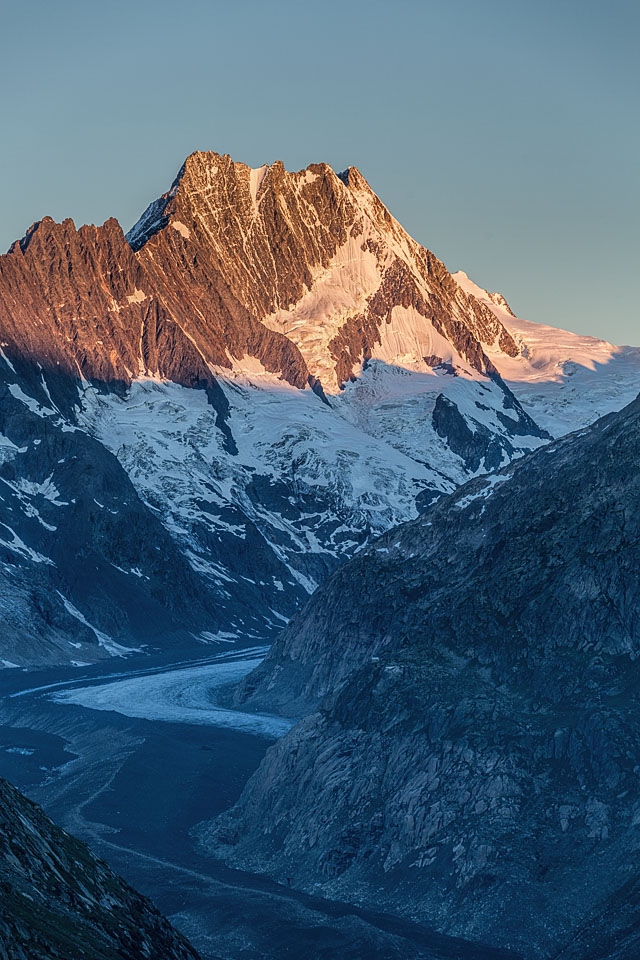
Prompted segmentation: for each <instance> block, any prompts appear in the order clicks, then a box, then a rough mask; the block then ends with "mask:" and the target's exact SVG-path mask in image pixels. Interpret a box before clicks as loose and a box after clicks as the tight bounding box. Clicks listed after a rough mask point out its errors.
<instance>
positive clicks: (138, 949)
mask: <svg viewBox="0 0 640 960" xmlns="http://www.w3.org/2000/svg"><path fill="white" fill-rule="evenodd" d="M0 956H1V957H2V958H3V960H78V958H80V957H82V958H84V960H141V958H143V957H144V958H147V960H197V954H196V952H195V950H193V948H192V947H190V946H189V944H188V943H187V941H186V940H185V939H184V938H183V937H182V936H181V935H180V934H179V933H177V931H176V930H174V929H173V928H172V927H171V926H170V924H169V922H168V921H167V920H165V919H164V917H162V916H161V915H160V914H159V913H158V911H157V910H156V909H155V907H154V906H153V904H151V903H150V901H149V900H146V899H145V898H144V897H142V896H140V895H139V894H138V893H136V892H135V891H134V890H132V889H131V888H130V887H128V886H127V885H126V884H125V883H124V882H123V881H122V880H120V879H119V878H118V877H116V876H115V874H113V873H112V872H111V870H109V868H108V867H107V865H106V864H105V863H102V861H100V860H98V859H97V858H96V857H94V855H93V854H92V853H91V851H90V850H89V849H88V847H86V846H85V845H84V844H83V843H80V842H79V841H78V840H75V839H74V838H73V837H71V836H69V834H67V833H64V831H62V830H60V829H59V828H58V827H56V826H55V824H53V823H52V822H51V820H49V818H48V817H46V816H45V815H44V813H43V812H42V810H41V809H40V808H39V807H37V806H36V805H35V804H34V803H31V801H30V800H27V798H26V797H24V796H22V794H20V793H18V791H17V790H15V789H14V788H13V787H12V786H10V784H8V783H7V782H6V780H0Z"/></svg>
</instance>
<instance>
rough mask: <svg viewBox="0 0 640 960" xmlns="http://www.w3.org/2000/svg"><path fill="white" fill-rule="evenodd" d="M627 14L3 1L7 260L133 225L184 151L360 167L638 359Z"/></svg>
mask: <svg viewBox="0 0 640 960" xmlns="http://www.w3.org/2000/svg"><path fill="white" fill-rule="evenodd" d="M638 36H640V4H639V3H638V2H637V0H634V2H629V0H625V2H621V0H608V2H607V3H602V2H597V3H596V2H592V0H554V2H549V0H535V2H534V0H510V2H507V0H440V2H433V0H425V2H408V0H404V2H403V0H399V2H395V3H389V2H385V3H381V2H378V0H368V2H364V0H344V2H339V3H338V2H334V0H328V2H324V3H322V2H318V0H316V2H312V3H308V2H305V0H297V2H291V0H284V2H278V0H273V2H266V0H264V2H254V0H243V2H242V3H234V2H233V0H227V2H218V0H213V2H205V0H182V2H181V3H176V2H171V3H170V2H168V0H153V2H151V0H129V2H123V0H109V2H106V3H105V2H100V3H97V2H94V0H83V2H76V0H59V2H57V3H51V2H42V0H24V2H21V3H13V4H9V3H2V24H1V28H0V78H1V80H2V95H1V99H0V131H1V136H2V149H1V150H0V247H1V248H2V249H3V250H4V249H6V248H7V247H8V246H9V244H10V243H11V242H12V241H13V240H14V239H15V238H16V237H19V236H22V234H23V233H24V231H25V229H26V228H27V227H28V226H29V225H30V224H31V223H32V222H33V221H34V220H37V219H40V218H42V217H43V216H44V215H46V214H49V215H51V216H53V217H54V218H56V219H62V218H64V217H66V216H71V217H73V218H74V220H75V221H76V224H78V225H79V224H80V223H83V222H93V223H102V222H103V221H104V220H105V219H106V218H107V217H109V216H115V217H117V218H118V220H119V221H120V222H121V224H122V225H123V227H124V228H125V229H128V228H129V227H130V226H131V224H132V223H133V222H134V221H135V220H136V219H137V217H138V215H139V213H141V212H142V210H143V208H144V207H145V206H146V205H147V203H148V202H149V201H150V200H152V199H153V198H154V197H156V196H157V195H159V194H160V193H162V192H163V191H164V190H166V189H167V188H168V186H169V184H170V183H171V181H172V180H173V178H174V176H175V174H176V172H177V170H178V169H179V167H180V165H181V164H182V161H183V160H184V158H185V156H186V155H187V154H189V153H190V152H191V151H192V150H196V149H202V150H204V149H213V150H216V151H217V152H218V153H230V154H231V156H232V157H233V158H234V159H235V160H242V161H244V162H245V163H249V164H250V165H252V166H258V165H260V164H262V163H265V162H269V163H270V162H272V161H274V160H277V159H281V160H283V161H284V163H285V166H286V167H287V168H289V169H294V170H297V169H300V168H301V167H304V166H306V165H307V164H308V163H311V162H316V161H322V160H324V161H327V162H328V163H330V164H331V165H332V166H333V167H334V169H336V170H342V169H344V168H345V167H347V166H349V165H351V164H353V165H355V166H357V167H359V168H360V170H362V172H363V173H364V175H365V176H366V177H367V179H368V180H369V182H370V183H371V185H372V187H373V188H374V189H375V190H376V192H377V193H378V194H379V195H380V197H381V198H382V200H383V201H384V202H385V203H386V204H387V206H388V207H389V208H390V210H391V212H392V213H393V214H394V215H395V216H396V217H397V218H398V219H399V220H400V221H401V222H402V224H403V225H404V226H405V227H406V228H407V229H408V230H409V232H410V233H411V234H412V235H413V236H414V237H415V238H416V239H417V240H419V241H420V242H421V243H424V244H425V245H426V246H428V247H429V248H430V249H432V250H433V251H434V252H435V253H436V254H437V255H438V256H439V257H441V258H442V259H443V260H444V261H445V263H446V264H447V266H448V267H449V269H450V270H456V269H464V270H466V271H467V273H468V274H469V275H470V276H471V277H472V278H473V279H474V280H476V282H478V283H480V284H481V285H482V286H485V287H488V288H489V289H491V290H494V289H498V290H501V291H502V292H503V293H504V294H505V295H506V296H507V298H508V299H509V300H510V301H511V303H512V306H513V308H514V310H515V311H516V313H519V314H520V315H521V316H524V317H526V318H527V319H530V320H535V321H538V322H546V323H551V324H554V325H556V326H565V327H567V328H569V329H571V330H576V331H578V332H581V333H589V334H594V335H598V336H603V337H605V338H607V339H610V340H613V341H614V342H627V343H636V344H640V309H639V306H638V305H639V303H640V296H639V294H638V289H637V288H638V280H637V273H638V260H639V256H638V255H639V253H640V232H639V229H638V224H639V222H640V218H639V213H640V190H639V182H638V171H639V170H640V127H639V116H640V109H639V107H640V104H639V92H640V68H639V66H638Z"/></svg>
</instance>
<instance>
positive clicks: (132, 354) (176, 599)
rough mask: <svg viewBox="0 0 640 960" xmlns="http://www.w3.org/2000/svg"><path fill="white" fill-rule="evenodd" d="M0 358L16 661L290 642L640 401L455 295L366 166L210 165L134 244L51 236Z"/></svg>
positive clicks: (620, 372) (497, 302) (30, 270)
mask: <svg viewBox="0 0 640 960" xmlns="http://www.w3.org/2000/svg"><path fill="white" fill-rule="evenodd" d="M0 351H1V353H0V396H1V398H2V405H1V409H0V434H1V436H0V597H1V598H2V602H3V610H5V611H6V615H5V616H4V617H3V620H2V622H1V624H0V645H1V646H0V657H1V658H2V659H5V660H7V661H8V662H9V663H17V664H25V663H32V662H44V661H48V662H54V661H60V660H62V661H65V662H71V661H77V662H86V661H91V660H94V659H96V658H99V657H102V656H110V655H113V654H114V653H126V649H125V650H123V649H122V648H127V649H131V648H136V649H141V650H153V649H158V648H162V649H167V648H174V647H176V646H177V645H180V646H184V645H191V646H193V645H201V644H212V643H214V644H218V645H219V644H225V643H235V642H236V641H237V640H238V639H239V638H240V639H242V641H243V642H244V641H246V640H247V639H248V640H249V641H250V642H252V641H253V640H264V639H268V638H269V637H272V636H276V635H277V634H278V632H279V631H280V630H281V629H282V628H283V626H285V625H286V623H287V622H288V620H289V619H290V618H291V617H292V616H293V615H294V614H295V612H296V611H297V610H298V609H299V608H300V606H301V605H302V604H303V603H304V602H305V601H306V600H307V599H308V597H309V595H310V594H311V593H312V592H313V591H314V590H315V588H316V586H317V585H318V584H319V583H321V582H322V581H323V580H324V579H325V578H326V577H327V576H328V575H329V574H330V573H331V572H332V571H334V570H335V569H336V568H337V567H338V565H339V564H340V563H341V562H342V561H344V560H345V559H348V558H349V557H351V556H353V555H354V554H355V553H356V552H357V551H358V550H359V549H361V548H362V547H363V545H365V544H366V543H368V542H369V540H370V538H371V537H372V536H373V535H377V534H380V533H383V532H384V531H385V530H387V529H389V528H390V527H392V526H393V525H395V524H397V523H401V522H403V521H406V520H409V519H412V518H415V517H416V516H417V515H418V513H419V512H420V510H422V509H424V508H425V507H426V506H428V505H429V504H430V503H432V502H433V501H434V500H436V499H437V498H438V497H439V496H441V495H442V494H444V493H449V492H451V491H452V490H454V489H455V488H456V486H457V485H458V484H460V483H461V482H464V481H465V480H466V479H468V478H469V477H471V476H475V475H478V474H481V473H485V472H488V471H493V470H495V469H498V468H499V467H500V466H502V465H504V464H506V463H508V462H509V461H511V460H512V459H514V458H516V457H518V456H521V455H522V454H523V453H526V452H528V451H529V450H531V449H534V448H535V447H537V446H539V445H540V444H542V443H544V442H546V441H547V440H548V439H549V437H550V435H556V434H558V433H564V432H567V431H568V430H570V429H573V428H575V427H577V426H582V425H584V424H585V423H587V422H590V421H592V420H593V419H595V418H596V417H597V416H598V415H599V414H601V413H604V412H607V410H610V409H613V408H614V407H616V406H619V405H621V404H622V403H623V402H625V401H627V400H629V399H630V398H631V396H632V395H634V393H635V392H636V390H637V388H638V385H639V383H640V362H639V360H638V355H637V351H636V352H634V351H632V350H630V349H629V348H626V349H621V348H615V347H612V346H611V345H610V344H606V343H604V342H602V341H596V340H588V339H585V338H579V337H575V336H574V335H572V334H566V333H563V332H561V331H552V330H551V329H550V328H546V327H544V328H543V327H537V326H536V325H534V324H526V323H525V322H524V321H520V320H517V319H516V318H515V317H514V316H513V313H512V312H511V310H510V308H509V307H508V305H507V304H506V301H505V300H504V298H501V297H500V295H497V294H488V293H487V292H486V291H484V290H482V289H481V288H479V287H476V286H475V285H474V284H473V283H472V282H471V281H470V280H469V279H468V278H467V277H466V275H464V274H456V275H455V276H452V275H451V274H450V273H449V272H448V271H447V270H446V268H445V267H444V265H443V264H442V263H441V262H440V261H439V260H438V259H437V258H436V257H435V256H434V255H433V254H432V253H430V252H429V251H428V250H426V249H425V248H424V247H421V246H420V245H419V244H417V243H416V242H415V241H414V240H413V239H412V238H411V237H409V236H408V235H407V233H406V232H405V231H404V230H403V229H402V227H401V226H400V225H399V224H398V223H397V221H395V220H394V219H393V217H392V216H391V214H390V213H389V212H388V210H387V209H386V207H385V206H384V205H383V203H382V202H381V201H380V200H379V199H378V197H377V196H376V195H375V193H374V192H373V191H372V190H371V188H370V187H369V185H368V184H367V183H366V181H365V179H364V177H363V176H362V175H361V174H360V173H359V172H358V171H357V170H355V168H349V170H347V171H346V172H345V173H343V174H336V173H334V171H333V170H332V169H331V168H330V167H328V166H327V165H326V164H313V165H311V166H310V167H308V168H307V169H306V170H303V171H299V172H295V173H292V172H288V171H286V170H285V169H284V167H283V166H282V164H280V163H276V164H273V165H272V166H268V165H265V166H263V167H260V168H258V169H257V170H252V169H250V168H249V167H247V166H245V165H244V164H241V163H234V162H233V161H232V160H231V159H230V158H229V157H227V156H219V155H218V154H215V153H195V154H192V155H191V156H190V157H189V158H187V160H186V162H185V164H184V166H183V168H182V169H181V170H180V172H179V174H178V176H177V178H176V180H175V181H174V183H173V185H172V186H171V188H170V190H169V191H168V192H167V193H166V194H164V195H163V196H162V197H160V198H159V199H158V200H155V201H153V202H152V203H151V204H150V206H149V207H148V209H147V210H146V211H145V213H144V214H143V216H142V217H141V219H140V220H139V221H138V223H137V224H136V225H135V226H134V227H133V228H132V229H131V230H130V231H129V233H128V234H127V235H126V236H125V235H124V233H123V231H122V229H121V227H120V225H119V224H118V223H117V222H116V221H115V220H108V221H107V222H106V223H105V224H104V225H103V226H101V227H94V226H83V227H80V228H79V229H76V227H75V226H74V224H73V222H72V221H71V220H65V221H64V222H63V223H61V224H58V223H54V221H53V220H51V219H50V218H44V219H43V220H41V221H39V222H38V223H36V224H34V225H33V226H32V227H31V228H30V229H29V231H28V232H27V234H26V235H25V237H24V238H23V239H22V240H20V241H17V242H16V243H15V244H14V245H13V246H12V247H11V249H10V251H9V252H8V253H7V254H6V255H4V256H3V257H0Z"/></svg>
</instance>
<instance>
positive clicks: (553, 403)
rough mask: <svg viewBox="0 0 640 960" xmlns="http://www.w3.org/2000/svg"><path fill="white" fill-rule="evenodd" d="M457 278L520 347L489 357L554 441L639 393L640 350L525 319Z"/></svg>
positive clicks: (496, 297) (497, 297)
mask: <svg viewBox="0 0 640 960" xmlns="http://www.w3.org/2000/svg"><path fill="white" fill-rule="evenodd" d="M452 276H453V278H454V280H456V282H457V283H458V284H459V285H460V287H461V288H462V289H463V290H464V291H465V293H469V294H471V295H472V296H474V297H476V298H477V299H478V300H480V301H482V303H485V304H486V305H487V306H488V307H489V309H490V310H491V311H492V312H493V313H494V314H495V315H496V317H497V319H498V320H499V321H500V322H501V323H502V324H504V326H505V327H506V328H507V330H508V331H509V333H510V334H511V335H512V336H513V338H514V340H515V341H516V343H517V344H518V345H519V347H520V352H519V354H518V355H517V356H516V357H508V356H506V355H505V354H503V353H502V352H501V351H500V350H495V349H493V350H492V349H491V348H488V349H487V353H488V354H489V356H490V357H491V359H492V360H493V361H494V363H495V365H496V367H497V368H498V370H499V371H500V373H501V375H502V377H503V378H504V380H505V381H506V382H507V383H508V385H509V387H510V388H511V389H512V390H513V392H514V393H515V395H516V396H517V397H518V399H519V400H520V401H521V403H522V404H523V405H524V406H525V407H526V409H527V410H528V412H529V413H530V414H531V416H532V417H533V418H534V420H535V421H536V423H538V424H539V425H540V426H541V427H544V429H545V430H548V431H549V433H551V434H552V435H553V436H554V437H559V436H562V435H563V434H565V433H569V432H570V431H571V430H575V429H577V428H578V427H580V426H583V425H585V424H587V423H593V421H594V420H597V419H598V417H601V416H604V414H606V413H611V412H612V411H613V410H619V409H621V408H622V407H623V406H625V405H626V404H627V403H630V402H631V400H633V399H634V398H635V397H636V396H637V395H638V392H640V348H639V347H630V346H622V347H618V346H614V345H613V344H611V343H609V342H608V341H606V340H599V339H598V338H597V337H587V336H580V335H579V334H576V333H571V332H570V331H568V330H560V329H558V328H557V327H548V326H545V325H544V324H541V323H531V322H529V321H527V320H522V319H520V318H519V317H516V316H514V314H513V313H512V311H511V308H510V307H509V305H508V304H507V302H506V300H505V298H504V297H503V296H502V294H500V293H489V292H488V291H487V290H484V289H482V287H479V286H478V285H477V284H476V283H474V282H473V280H470V279H469V277H468V276H467V274H466V273H464V271H462V270H460V271H458V272H457V273H454V274H453V275H452ZM603 326H606V320H604V319H603Z"/></svg>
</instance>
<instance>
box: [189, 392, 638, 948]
mask: <svg viewBox="0 0 640 960" xmlns="http://www.w3.org/2000/svg"><path fill="white" fill-rule="evenodd" d="M639 456H640V399H638V400H636V401H634V402H633V403H632V404H631V405H630V406H628V407H627V408H625V409H624V410H623V411H621V412H620V413H617V414H611V415H609V416H608V417H605V418H604V419H602V420H600V421H599V422H598V423H597V424H595V425H594V426H592V427H590V428H588V429H586V430H583V431H580V432H578V433H575V434H573V435H571V436H569V437H567V438H564V439H562V440H559V441H556V442H555V443H553V444H551V445H549V446H547V447H546V448H545V449H542V450H540V451H537V452H536V453H533V454H531V455H529V456H528V457H526V458H524V459H522V460H519V461H516V462H515V463H513V464H512V465H511V466H510V467H508V468H506V469H504V470H503V471H501V472H499V473H497V474H495V475H493V476H491V477H490V478H488V479H478V480H474V481H472V482H470V483H469V484H466V485H464V486H463V487H462V488H460V490H459V491H457V492H456V493H454V494H453V495H451V496H449V497H445V498H442V499H440V500H439V501H438V502H437V503H436V504H435V505H434V506H432V507H431V508H430V509H429V510H427V511H426V512H425V513H424V514H423V515H422V516H421V517H420V518H418V519H417V520H415V521H412V522H410V523H407V524H405V525H403V526H400V527H398V528H397V529H395V530H393V531H390V532H389V533H387V534H385V535H384V536H383V537H381V538H380V539H378V540H377V541H375V542H374V543H373V544H372V545H371V546H370V547H368V548H366V549H365V550H363V551H362V552H361V553H360V554H359V555H358V557H356V558H355V559H354V560H352V561H351V562H349V563H348V564H345V565H344V566H342V567H341V568H340V569H339V570H338V571H337V572H336V573H335V574H334V575H333V576H332V577H331V578H330V580H329V581H328V582H327V583H326V584H325V585H323V586H322V587H321V588H320V589H319V590H318V591H317V592H316V594H315V595H314V597H313V598H312V599H311V600H310V602H309V603H308V604H307V606H306V608H305V609H304V610H303V611H302V613H301V614H300V615H299V616H298V617H297V618H296V620H294V621H293V622H292V624H290V626H289V627H288V628H287V630H286V631H285V632H284V634H283V637H282V639H281V641H279V642H278V643H276V644H274V646H273V647H272V649H271V651H270V653H269V655H268V657H267V659H266V660H265V661H264V663H263V664H262V665H261V667H260V668H259V669H258V671H257V672H256V673H255V674H253V675H251V676H250V677H249V678H248V680H247V681H246V682H245V684H244V686H243V687H242V688H241V691H240V693H239V695H238V697H239V699H240V700H242V701H243V702H249V703H251V704H252V705H253V706H254V707H257V706H258V705H260V706H261V707H262V708H264V707H266V708H268V709H274V708H280V709H283V710H291V709H292V710H297V711H298V713H306V714H307V716H306V717H305V719H303V720H302V721H301V722H300V723H299V724H298V725H297V726H296V727H294V728H293V730H292V731H291V732H290V733H289V734H288V735H287V736H286V737H284V738H283V739H282V740H281V741H279V742H278V743H277V744H276V745H274V746H273V747H272V748H271V749H270V750H269V752H268V754H267V756H266V757H265V760H264V761H263V763H262V765H261V767H260V768H259V770H258V771H257V773H256V774H255V775H254V777H253V778H252V780H251V781H250V782H249V784H248V785H247V787H246V789H245V792H244V794H243V796H242V798H241V800H240V801H239V803H238V805H237V806H236V807H235V808H234V809H233V810H232V811H231V812H230V813H229V814H226V815H224V816H223V817H222V818H220V819H219V820H218V821H216V822H214V824H213V825H212V826H211V827H210V828H209V829H208V831H207V832H206V833H205V841H206V842H207V843H208V844H209V845H210V846H212V847H213V848H215V849H216V850H217V852H218V853H223V854H224V855H226V856H227V857H228V858H229V859H230V860H231V861H232V862H233V863H235V864H237V865H243V866H247V867H250V868H251V869H267V870H268V871H270V872H271V873H272V874H274V875H276V876H278V877H282V876H289V877H292V878H294V882H295V883H297V884H299V885H301V886H305V887H313V888H314V889H316V890H317V889H321V890H322V891H323V892H324V893H325V894H327V895H331V896H336V897H346V898H351V897H353V898H357V899H358V900H359V901H362V900H367V899H368V900H369V901H371V902H375V903H376V904H378V905H380V904H384V905H385V907H386V908H388V909H395V910H399V911H402V912H409V913H411V914H412V915H414V916H415V915H418V916H420V917H421V918H422V919H423V920H424V921H425V922H430V923H432V924H434V925H435V926H437V927H439V928H440V929H442V930H443V931H446V932H449V933H456V934H461V935H466V936H473V937H477V938H478V939H481V940H483V941H484V942H489V943H493V944H497V945H501V946H510V947H513V948H515V949H518V950H521V951H522V952H523V954H524V955H525V956H527V957H534V956H535V957H551V956H553V957H556V956H558V957H563V956H567V957H577V956H581V957H582V956H589V957H591V956H593V957H596V956H597V957H604V956H609V953H608V952H607V951H608V950H610V951H611V956H620V957H623V956H624V957H627V956H631V955H632V954H630V953H628V952H626V953H625V952H624V949H622V948H620V949H622V952H618V953H616V952H615V950H616V949H617V948H616V943H625V942H626V943H627V947H628V949H631V946H630V944H632V943H634V942H635V941H634V939H633V938H634V937H635V936H636V935H635V933H634V932H633V930H632V929H631V928H630V929H628V930H626V928H627V922H628V918H629V907H628V905H627V902H628V898H629V897H631V896H632V891H631V888H630V887H629V889H628V890H627V893H625V889H627V888H626V887H625V886H624V884H631V886H633V883H634V877H635V875H636V873H637V857H638V850H639V849H640V835H639V834H638V826H637V825H638V822H639V818H640V807H639V803H638V792H637V769H638V765H639V764H640V751H639V748H638V743H640V710H639V709H638V703H637V697H636V695H635V692H634V691H635V690H636V689H637V685H638V682H639V681H640V675H639V670H640V667H639V666H638V664H639V662H640V661H639V660H638V654H639V651H640V587H639V584H638V576H637V571H638V569H639V565H640V547H639V544H640V514H639V513H638V510H637V503H638V497H639V495H640V480H639V477H638V471H637V463H638V457H639ZM634 896H635V895H634ZM614 907H615V909H614ZM612 910H613V915H612V912H611V911H612ZM598 917H600V919H598ZM605 918H606V919H605ZM634 929H635V928H634ZM625 930H626V932H625ZM589 931H591V932H590V933H589ZM614 931H617V932H616V933H615V935H614ZM625 937H627V939H626V940H625V939H624V938H625ZM598 943H600V945H601V950H600V948H596V944H598ZM607 944H608V946H607ZM571 945H573V946H571ZM580 945H581V946H580ZM563 950H564V952H563ZM581 951H583V952H581Z"/></svg>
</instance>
